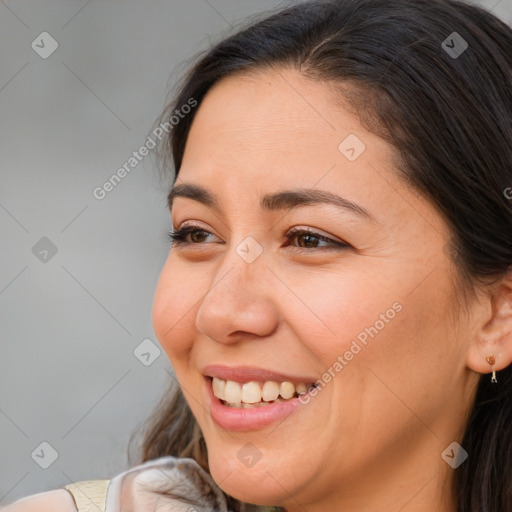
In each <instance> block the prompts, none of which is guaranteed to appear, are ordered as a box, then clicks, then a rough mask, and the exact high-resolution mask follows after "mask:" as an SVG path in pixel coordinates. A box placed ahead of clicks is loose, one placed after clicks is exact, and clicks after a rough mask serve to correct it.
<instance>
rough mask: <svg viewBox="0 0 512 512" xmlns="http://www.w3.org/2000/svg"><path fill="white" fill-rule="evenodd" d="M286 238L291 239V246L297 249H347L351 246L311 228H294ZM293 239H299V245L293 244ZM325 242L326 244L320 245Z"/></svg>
mask: <svg viewBox="0 0 512 512" xmlns="http://www.w3.org/2000/svg"><path fill="white" fill-rule="evenodd" d="M286 238H287V239H288V241H290V246H291V247H293V248H295V249H298V250H300V249H305V250H307V249H321V250H329V249H338V250H339V249H347V248H349V247H351V246H350V245H349V244H347V243H344V242H340V241H338V240H333V239H332V238H329V237H326V236H323V235H321V234H320V233H316V232H315V231H311V230H309V229H304V228H293V229H291V230H290V231H289V232H288V233H287V234H286ZM293 240H296V241H297V245H294V244H292V243H291V242H292V241H293ZM320 244H324V245H320Z"/></svg>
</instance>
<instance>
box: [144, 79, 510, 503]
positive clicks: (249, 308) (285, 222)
mask: <svg viewBox="0 0 512 512" xmlns="http://www.w3.org/2000/svg"><path fill="white" fill-rule="evenodd" d="M338 99H339V98H338ZM338 99H337V98H336V96H335V95H334V93H333V91H332V90H331V89H330V88H329V87H328V86H327V85H325V84H322V83H318V82H314V81H311V80H308V79H306V78H304V77H302V76H301V75H300V74H299V73H298V72H297V71H295V70H290V69H279V70H268V71H258V72H251V73H250V74H248V75H246V76H237V77H229V78H227V79H224V80H222V81H221V82H219V83H218V84H216V85H215V86H214V88H213V89H212V90H210V91H209V93H208V94H207V96H206V98H205V100H204V101H203V103H202V104H201V105H200V106H199V107H198V111H197V113H196V117H195V119H194V122H193V126H192V129H191V132H190V135H189V138H188V142H187V147H186V151H185V155H184V160H183V165H182V168H181V170H180V173H179V177H178V180H177V184H181V183H194V184H199V185H202V186H203V187H205V188H207V189H208V190H209V191H211V192H212V193H213V194H215V195H216V196H217V197H218V201H219V204H220V209H219V211H216V210H214V209H212V208H210V207H208V206H206V205H204V204H201V203H199V202H198V201H195V200H193V199H190V198H182V197H178V198H176V199H175V201H174V203H173V207H172V221H173V226H174V228H179V227H180V226H184V225H191V224H193V225H197V226H198V229H203V230H206V231H208V232H209V233H211V234H207V233H206V234H205V233H201V232H199V233H198V235H197V236H195V237H191V236H189V237H188V240H189V243H188V244H185V245H183V244H181V245H176V247H174V248H173V249H172V250H171V251H170V254H169V257H168V260H167V262H166V263H165V266H164V268H163V271H162V274H161V277H160V280H159V283H158V287H157V290H156V295H155V300H154V308H153V321H154V327H155V332H156V334H157V337H158V339H159V341H160V343H161V344H162V346H163V347H164V349H165V351H166V353H167V355H168V357H169V359H170V361H171V363H172V365H173V367H174V369H175V372H176V376H177V378H178V380H179V382H180V385H181V386H182V389H183V391H184V393H185V396H186V398H187V401H188V403H189V405H190V407H191V409H192V411H193V413H194V415H195V417H196V418H197V420H198V422H199V424H200V426H201V429H202V431H203V433H204V436H205V439H206V443H207V447H208V453H209V464H210V470H211V474H212V476H213V478H214V480H215V481H216V482H217V483H218V484H219V485H220V487H221V488H222V489H223V490H224V491H226V492H227V493H229V494H231V495H232V496H234V497H236V498H238V499H241V500H244V501H247V502H252V503H258V504H272V505H280V506H284V507H286V509H287V510H289V511H296V510H297V511H298V510H304V509H306V510H308V512H315V511H320V510H321V511H324V512H325V511H334V510H351V511H352V510H353V511H358V512H364V511H374V510H379V511H381V512H387V511H393V512H396V511H397V510H404V511H407V512H413V511H417V512H419V511H422V512H424V511H425V510H438V511H441V512H442V511H446V512H448V511H449V512H453V511H455V505H454V500H453V496H452V495H451V492H450V489H449V488H448V487H447V482H448V481H449V479H450V477H451V475H452V474H453V470H452V468H451V467H450V466H449V465H448V464H447V463H446V462H445V461H444V460H443V459H442V458H441V453H442V452H443V450H445V448H446V447H447V446H448V445H449V444H450V443H452V442H453V441H456V440H460V436H461V434H462V430H463V428H464V424H465V421H466V415H467V413H468V410H469V408H470V406H471V403H472V401H473V398H474V392H475V390H476V385H477V383H478V378H479V377H480V375H479V373H478V372H481V373H487V372H489V371H490V369H489V365H488V364H487V363H486V362H485V356H486V355H488V354H489V353H495V354H498V352H499V353H500V354H501V356H499V357H498V358H497V363H496V369H498V370H499V369H500V368H503V367H504V366H506V365H508V364H509V363H510V357H511V354H510V352H511V350H510V345H511V341H510V339H511V337H510V324H511V323H512V322H511V320H510V317H511V316H512V314H511V312H510V302H512V301H510V280H509V281H508V284H506V285H503V286H501V287H500V288H498V287H496V289H495V290H494V289H493V290H492V291H493V293H494V292H496V294H498V291H499V293H500V294H501V295H499V296H498V295H496V296H497V297H498V298H497V299H496V300H494V299H493V300H492V302H491V299H490V295H489V290H488V291H487V292H486V293H484V292H481V293H478V294H477V297H476V299H475V300H472V301H471V303H470V304H469V305H468V306H467V308H466V307H462V306H461V303H460V301H459V300H458V298H457V295H456V290H455V288H454V283H455V280H454V272H455V268H454V265H453V263H452V261H451V260H450V259H449V255H448V251H447V249H446V248H447V242H448V239H449V235H450V232H449V229H448V227H447V225H446V223H445V222H444V220H443V218H442V217H441V216H440V214H439V213H438V212H437V210H435V209H434V207H433V206H432V205H431V204H430V203H428V202H427V201H426V200H425V199H424V198H423V197H422V196H420V195H419V194H418V193H417V192H416V191H414V190H411V189H409V188H407V187H406V185H405V184H404V183H403V182H402V181H401V180H399V178H398V177H397V175H396V173H395V171H394V168H393V156H394V153H393V149H392V147H391V146H389V145H388V144H387V143H386V142H384V141H383V140H382V139H380V138H378V137H377V136H376V135H374V134H372V133H369V132H368V131H366V130H365V129H364V128H363V127H362V126H361V125H360V123H359V121H358V119H357V118H356V117H354V116H353V114H350V113H349V112H348V111H346V110H344V109H343V108H342V107H341V106H339V101H338ZM349 134H356V135H357V137H358V138H359V139H360V140H361V141H363V142H364V144H365V146H366V149H365V150H364V152H363V153H362V154H361V155H360V156H359V157H358V158H357V159H356V160H355V161H353V162H351V161H349V160H348V159H347V158H346V157H345V156H344V155H343V154H342V153H341V152H340V151H339V150H338V145H339V144H340V142H342V141H343V140H344V139H345V138H346V137H347V136H348V135H349ZM298 187H304V188H307V189H316V190H326V191H330V192H334V193H336V194H338V195H340V196H342V197H344V198H347V199H349V200H351V201H353V202H355V203H357V204H359V205H360V206H362V207H364V208H365V209H367V210H368V211H369V212H370V213H371V215H372V217H373V218H374V220H373V221H372V220H368V219H365V218H362V217H358V216H357V215H354V214H353V213H349V212H348V211H345V210H343V209H340V208H338V207H336V206H333V205H308V206H302V207H300V208H298V207H296V208H292V209H285V210H281V211H273V212H267V211H263V210H261V209H260V207H259V199H260V195H263V194H267V193H272V192H277V191H280V190H283V189H294V188H298ZM294 226H300V227H304V228H307V227H308V228H310V229H311V230H314V231H316V232H318V233H319V234H321V235H324V236H328V237H330V238H333V239H334V240H338V241H344V242H346V243H348V244H350V246H351V247H349V248H346V249H339V248H332V247H331V246H330V245H329V244H328V243H326V242H322V241H320V240H319V241H317V242H313V244H310V246H309V247H308V241H309V240H308V239H306V240H304V237H301V236H296V237H295V238H293V239H291V240H289V241H288V240H287V239H286V237H285V234H286V233H287V232H288V231H289V230H290V229H291V228H292V227H294ZM247 236H252V237H253V238H254V239H255V240H257V242H258V243H259V244H260V245H261V248H262V250H263V252H262V253H261V255H260V256H259V257H258V258H257V259H256V260H255V261H254V262H252V263H247V262H246V261H244V259H242V258H241V257H240V256H239V254H237V252H236V248H237V246H238V245H239V244H240V243H241V242H242V241H243V240H244V239H245V238H246V237H247ZM192 239H193V240H195V242H192ZM313 240H316V239H313ZM315 245H317V247H315ZM330 247H331V248H330ZM500 297H501V298H500ZM397 302H398V303H399V304H400V305H401V311H400V312H397V313H396V315H395V317H394V318H393V319H392V320H390V321H389V322H387V323H385V326H384V327H383V328H382V329H380V330H379V332H378V334H377V335H376V336H375V337H374V338H369V340H368V344H367V346H364V347H363V348H362V350H361V351H360V352H359V353H357V355H355V356H354V358H353V359H352V360H351V361H349V362H348V364H347V365H346V366H344V367H343V369H342V371H340V372H338V373H336V376H335V377H334V378H332V380H331V381H330V382H329V383H328V384H327V385H325V387H324V388H323V389H322V390H321V391H320V392H319V393H318V395H317V396H316V397H314V398H313V399H312V400H311V402H310V403H309V404H308V405H304V406H301V407H300V408H298V410H296V411H295V412H294V413H293V414H292V415H290V416H289V417H287V418H286V419H285V420H284V421H283V422H282V423H281V424H279V425H272V426H271V427H267V428H264V429H260V430H254V431H250V432H226V431H225V430H223V429H222V428H221V427H219V426H218V425H217V424H216V423H215V422H214V421H213V420H212V418H211V415H210V412H209V407H208V398H207V395H206V393H205V384H204V379H203V377H202V375H201V373H200V369H201V368H202V367H204V365H206V364H212V363H218V364H225V365H228V366H237V365H252V366H258V367H262V368H266V369H269V370H274V371H281V372H286V373H288V374H292V375H308V376H309V375H311V376H313V377H315V378H321V376H322V374H323V373H324V372H325V371H326V370H327V369H328V368H331V367H333V364H334V363H335V362H336V361H337V360H338V356H340V355H342V356H343V354H344V353H345V352H346V351H347V350H348V349H349V347H350V345H351V343H352V341H353V340H354V339H356V337H357V336H358V334H359V333H361V332H362V331H364V329H365V328H369V327H370V326H374V325H375V323H376V321H377V320H379V318H380V315H381V314H385V312H386V311H387V310H389V309H390V308H392V305H393V304H395V303H397ZM499 334H500V335H499ZM486 378H490V376H486ZM249 442H250V443H252V444H253V445H255V446H256V447H257V449H258V450H259V452H261V459H260V460H259V461H258V462H257V463H256V464H255V465H254V466H253V467H251V468H248V467H246V466H245V465H244V464H243V463H242V461H241V460H240V459H239V458H238V457H237V452H238V451H239V450H240V449H241V448H242V447H244V446H245V445H246V444H247V443H249ZM443 483H444V486H443Z"/></svg>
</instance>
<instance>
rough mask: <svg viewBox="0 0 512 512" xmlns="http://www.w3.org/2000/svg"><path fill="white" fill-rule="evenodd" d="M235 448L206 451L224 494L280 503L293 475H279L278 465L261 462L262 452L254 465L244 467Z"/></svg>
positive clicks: (259, 501) (213, 472)
mask: <svg viewBox="0 0 512 512" xmlns="http://www.w3.org/2000/svg"><path fill="white" fill-rule="evenodd" d="M238 451H239V450H235V451H234V452H233V453H224V454H221V453H219V451H216V450H212V451H211V452H210V450H209V451H208V453H209V455H208V464H209V467H210V473H211V475H212V478H213V480H214V481H215V482H216V484H217V485H218V486H219V487H220V488H221V489H222V490H223V491H224V492H225V493H226V494H228V495H229V496H232V497H233V498H236V499H237V500H240V501H243V502H245V503H252V504H254V505H267V506H269V505H270V506H272V505H273V506H279V504H280V503H281V502H282V501H283V499H286V497H287V496H288V494H287V493H286V492H285V491H284V489H290V488H291V486H292V485H293V483H292V481H290V482H289V483H288V484H287V480H288V479H290V478H291V477H292V476H293V475H292V474H291V473H290V472H289V471H288V474H286V476H285V477H283V478H281V475H282V472H281V471H280V470H279V469H278V468H275V469H273V466H272V465H269V464H268V463H267V464H265V463H264V461H263V460H264V458H265V457H264V455H263V456H262V457H261V459H260V460H259V461H258V462H257V463H256V464H254V466H252V467H247V466H246V465H245V464H244V463H243V462H241V461H240V460H239V458H238V457H237V452H238ZM210 453H211V454H210ZM273 477H274V478H273ZM292 480H293V479H292ZM278 482H282V484H281V485H279V483H278Z"/></svg>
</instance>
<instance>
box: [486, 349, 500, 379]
mask: <svg viewBox="0 0 512 512" xmlns="http://www.w3.org/2000/svg"><path fill="white" fill-rule="evenodd" d="M485 360H486V361H487V362H488V363H489V364H490V365H491V370H492V377H491V382H498V379H496V371H495V370H494V365H495V364H496V358H495V357H494V355H492V356H487V357H486V358H485Z"/></svg>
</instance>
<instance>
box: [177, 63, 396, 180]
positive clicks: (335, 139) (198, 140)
mask: <svg viewBox="0 0 512 512" xmlns="http://www.w3.org/2000/svg"><path fill="white" fill-rule="evenodd" d="M350 135H352V136H353V135H355V136H356V137H357V138H358V139H359V140H360V141H361V147H364V151H363V152H362V153H361V155H360V156H359V157H358V158H357V160H355V161H349V160H348V159H347V158H346V156H345V155H344V154H343V153H342V152H340V143H342V142H343V141H344V140H346V139H347V137H349V136H350ZM392 157H393V151H392V148H391V147H390V146H389V145H388V144H387V143H386V142H384V141H383V140H382V139H380V138H379V137H377V136H376V135H374V134H372V133H370V132H367V131H366V130H365V129H364V128H363V127H362V126H361V124H360V122H359V119H358V118H357V117H356V116H355V115H353V114H351V113H349V112H347V111H346V110H344V109H343V108H342V107H341V106H340V103H339V97H337V96H336V95H335V94H334V92H333V90H332V88H331V87H330V86H328V85H326V84H325V83H321V82H316V81H313V80H310V79H307V78H305V77H303V76H302V75H300V74H299V73H298V72H297V71H295V70H290V69H279V70H263V71H257V72H251V73H249V74H246V75H242V76H231V77H228V78H225V79H223V80H221V81H220V82H218V83H217V84H215V86H214V87H213V88H212V89H211V90H210V91H209V92H208V94H207V95H206V97H205V98H204V100H203V101H202V103H201V104H200V106H199V107H198V110H197V112H196V115H195V118H194V121H193V123H192V127H191V130H190V132H189V136H188V140H187V144H186V148H185V153H184V158H183V164H182V168H181V169H180V175H182V176H183V175H185V174H187V175H190V173H193V175H194V177H197V178H198V179H208V178H209V177H210V175H211V174H214V175H215V176H216V177H217V178H220V177H221V176H222V175H224V174H226V175H229V176H232V177H238V178H240V177H243V178H245V179H247V178H249V177H250V178H258V179H260V180H267V181H268V179H269V178H272V180H284V181H286V180H289V181H293V183H295V184H296V185H299V186H305V187H307V186H309V187H311V186H313V185H314V183H315V182H316V181H317V180H318V179H319V178H321V177H322V176H323V175H326V174H329V175H330V178H332V176H333V175H337V176H338V177H340V176H341V175H342V174H343V172H347V173H349V174H351V176H346V178H347V179H348V178H350V179H352V178H353V177H354V172H353V171H354V170H355V169H358V171H357V172H358V174H359V175H360V177H361V178H363V179H364V174H365V173H364V172H363V171H362V169H363V167H364V165H367V164H368V163H369V162H372V161H378V162H379V163H380V164H381V165H385V164H389V163H390V162H391V160H392ZM333 167H336V169H335V172H329V170H330V169H332V168H333ZM223 177H224V178H226V177H227V176H223Z"/></svg>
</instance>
